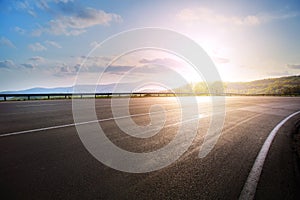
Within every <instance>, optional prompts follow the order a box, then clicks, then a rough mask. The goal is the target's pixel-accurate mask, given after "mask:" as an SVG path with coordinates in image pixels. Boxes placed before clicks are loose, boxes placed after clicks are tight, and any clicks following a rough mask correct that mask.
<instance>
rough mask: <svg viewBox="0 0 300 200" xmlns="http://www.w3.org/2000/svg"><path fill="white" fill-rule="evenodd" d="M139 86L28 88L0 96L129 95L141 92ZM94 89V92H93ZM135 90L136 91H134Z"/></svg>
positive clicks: (131, 84) (137, 84)
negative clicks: (113, 93)
mask: <svg viewBox="0 0 300 200" xmlns="http://www.w3.org/2000/svg"><path fill="white" fill-rule="evenodd" d="M139 85H143V84H142V83H141V82H132V83H118V84H116V83H112V84H102V85H96V86H95V85H79V86H76V87H74V86H70V87H57V88H41V87H36V88H30V89H26V90H18V91H3V92H0V94H62V93H63V94H64V93H73V92H75V93H111V92H124V93H130V92H133V91H143V90H142V89H141V90H140V89H138V86H139ZM95 88H96V91H95ZM136 88H137V90H135V89H136Z"/></svg>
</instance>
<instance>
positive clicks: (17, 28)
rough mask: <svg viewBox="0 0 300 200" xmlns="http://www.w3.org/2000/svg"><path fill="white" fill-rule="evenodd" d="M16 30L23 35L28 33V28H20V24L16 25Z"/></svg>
mask: <svg viewBox="0 0 300 200" xmlns="http://www.w3.org/2000/svg"><path fill="white" fill-rule="evenodd" d="M14 31H16V32H17V33H19V34H21V35H23V34H25V33H26V30H24V29H22V28H20V27H18V26H16V27H15V28H14Z"/></svg>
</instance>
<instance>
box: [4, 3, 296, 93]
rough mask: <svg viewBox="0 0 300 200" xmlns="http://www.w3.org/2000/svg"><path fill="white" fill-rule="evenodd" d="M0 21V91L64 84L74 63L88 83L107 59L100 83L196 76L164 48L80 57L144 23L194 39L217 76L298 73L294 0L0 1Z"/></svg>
mask: <svg viewBox="0 0 300 200" xmlns="http://www.w3.org/2000/svg"><path fill="white" fill-rule="evenodd" d="M0 27H1V28H0V52H1V53H0V91H7V90H22V89H27V88H33V87H48V88H49V87H64V86H72V85H74V81H75V80H76V76H77V72H78V71H79V70H80V68H81V67H85V70H82V71H83V73H84V76H82V77H83V78H85V79H86V81H87V83H88V80H90V79H89V77H92V76H99V70H98V69H104V67H105V64H106V63H107V62H108V60H114V62H112V63H111V65H110V66H109V68H106V70H105V72H104V73H103V76H102V77H101V80H100V81H99V83H100V84H108V83H115V82H120V80H122V81H123V82H130V81H131V82H134V81H136V82H138V81H142V80H143V79H145V78H147V80H148V81H151V79H152V78H154V77H155V78H154V80H159V79H157V77H161V79H163V78H166V77H168V78H169V79H170V81H171V80H172V81H173V83H171V82H172V81H171V82H170V83H169V84H170V85H172V84H173V85H176V84H175V83H176V79H174V78H172V77H171V74H172V73H170V71H175V72H176V73H177V75H176V76H178V74H179V75H181V76H183V77H184V78H185V79H186V80H187V82H197V81H201V77H199V76H198V75H197V74H195V72H194V71H193V67H192V66H190V65H189V63H187V62H185V61H184V60H183V59H182V58H180V57H178V56H176V55H173V54H172V53H170V52H163V51H159V50H139V51H133V52H131V53H128V54H125V55H115V57H114V58H112V57H107V56H105V55H93V56H92V57H88V55H89V53H90V52H91V50H93V49H94V48H96V47H97V45H98V44H100V43H101V42H102V41H104V40H106V39H107V38H109V37H111V36H113V35H115V34H118V33H121V32H123V31H128V30H131V29H136V28H144V27H158V28H163V29H169V30H173V31H176V32H178V33H180V34H183V35H185V36H187V37H189V38H190V39H192V40H193V41H195V42H196V43H197V44H198V45H200V46H201V47H202V48H203V49H204V50H205V52H206V53H207V54H208V56H209V57H210V58H211V60H212V61H213V62H214V64H215V66H216V68H217V70H218V72H219V74H220V76H221V78H222V80H223V81H230V82H235V81H251V80H257V79H263V78H270V77H280V76H290V75H298V74H300V34H299V33H300V1H299V0H285V1H279V0H268V1H266V0H252V1H244V0H227V1H214V0H198V1H189V0H187V1H171V0H170V1H168V0H165V1H158V0H151V1H138V0H128V1H115V0H110V1H90V0H85V1H76V0H36V1H31V0H25V1H24V0H22V1H10V0H0ZM116 58H117V59H116ZM86 61H88V62H86ZM83 62H86V63H85V64H83ZM124 74H125V75H126V76H125V78H124ZM128 74H129V75H128Z"/></svg>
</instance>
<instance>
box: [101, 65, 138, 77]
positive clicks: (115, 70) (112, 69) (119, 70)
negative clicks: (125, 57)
mask: <svg viewBox="0 0 300 200" xmlns="http://www.w3.org/2000/svg"><path fill="white" fill-rule="evenodd" d="M134 67H135V66H121V65H111V66H109V67H108V68H106V69H105V72H104V73H109V74H117V75H123V74H125V73H126V72H128V71H129V70H131V69H133V68H134Z"/></svg>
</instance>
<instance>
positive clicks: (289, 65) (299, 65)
mask: <svg viewBox="0 0 300 200" xmlns="http://www.w3.org/2000/svg"><path fill="white" fill-rule="evenodd" d="M286 66H287V67H288V68H290V69H300V64H287V65H286Z"/></svg>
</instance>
